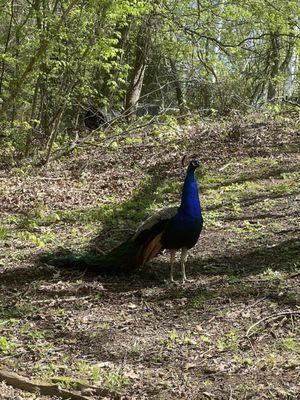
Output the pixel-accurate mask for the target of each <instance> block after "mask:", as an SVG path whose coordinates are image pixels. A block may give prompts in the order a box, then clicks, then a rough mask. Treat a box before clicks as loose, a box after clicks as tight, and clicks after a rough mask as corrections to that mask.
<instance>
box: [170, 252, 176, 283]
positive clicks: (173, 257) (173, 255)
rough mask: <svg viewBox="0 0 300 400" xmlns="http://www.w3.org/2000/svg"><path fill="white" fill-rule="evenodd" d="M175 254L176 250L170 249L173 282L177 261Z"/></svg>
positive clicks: (172, 280) (171, 278)
mask: <svg viewBox="0 0 300 400" xmlns="http://www.w3.org/2000/svg"><path fill="white" fill-rule="evenodd" d="M175 254H176V250H170V266H171V269H170V280H171V282H174V275H173V274H174V263H175Z"/></svg>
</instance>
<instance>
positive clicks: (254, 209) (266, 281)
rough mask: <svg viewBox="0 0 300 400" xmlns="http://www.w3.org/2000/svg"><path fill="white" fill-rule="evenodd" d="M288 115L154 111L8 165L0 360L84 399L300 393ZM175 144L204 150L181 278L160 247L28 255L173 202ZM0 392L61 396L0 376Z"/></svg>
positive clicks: (89, 244)
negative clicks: (158, 119)
mask: <svg viewBox="0 0 300 400" xmlns="http://www.w3.org/2000/svg"><path fill="white" fill-rule="evenodd" d="M299 131H300V122H299V118H298V119H297V118H294V119H293V120H289V119H287V118H277V119H271V118H268V117H266V116H265V117H264V116H256V117H251V118H249V119H247V118H245V119H242V120H238V119H236V120H232V121H219V122H202V123H198V124H195V125H192V124H191V125H188V126H186V127H181V128H180V127H173V128H170V127H167V126H161V127H159V129H154V130H150V129H147V130H145V131H144V132H139V133H135V134H133V135H132V136H131V137H128V136H127V137H126V139H124V140H121V141H120V142H117V141H116V142H113V143H112V144H110V145H109V144H107V146H106V147H99V148H93V149H92V150H91V149H89V150H85V151H80V152H78V153H77V154H73V155H72V156H71V157H69V158H68V159H63V160H60V161H57V162H54V163H52V164H51V165H50V166H48V167H43V168H40V169H38V168H33V167H29V166H27V167H15V168H13V169H10V170H8V169H5V168H3V169H2V170H1V171H0V193H1V204H0V218H1V225H0V363H2V365H5V366H6V367H7V368H9V369H10V370H11V371H15V372H17V373H18V374H19V375H21V376H24V377H29V378H30V379H31V380H34V381H37V382H49V383H51V382H52V383H59V384H60V385H61V386H63V387H65V388H67V389H68V390H70V391H72V390H74V391H76V390H77V392H78V391H79V390H81V395H82V396H83V397H82V398H88V399H93V400H94V399H100V398H101V399H102V398H108V399H109V398H124V399H125V398H126V399H161V400H163V399H218V400H221V399H227V400H234V399H235V400H242V399H251V400H255V399H286V400H288V399H299V394H300V340H299V339H300V324H299V321H300V318H299V317H300V289H299V283H300V246H299V232H300V207H299V206H300V172H299V171H300V146H299ZM121 139H122V138H121ZM106 143H107V142H106ZM183 153H187V154H191V153H193V154H196V155H198V157H199V158H200V160H201V162H202V169H201V171H199V173H198V183H199V188H200V194H201V201H202V207H203V214H204V220H205V228H204V230H203V233H202V235H201V238H200V240H199V242H198V244H197V245H196V247H195V248H194V249H193V250H192V251H191V252H190V256H189V260H188V263H187V274H188V276H189V277H190V278H192V282H189V283H186V284H185V285H181V284H180V275H179V272H180V268H179V266H178V271H177V272H178V275H177V278H178V284H171V283H170V282H169V281H168V278H169V264H168V262H169V260H168V255H167V254H162V255H161V256H159V257H158V258H157V259H155V260H154V261H153V262H151V263H149V264H148V265H147V266H145V267H144V268H143V269H141V270H140V271H138V272H137V273H136V274H135V275H133V276H119V277H103V276H96V277H95V276H89V275H84V274H82V273H80V272H78V271H64V270H57V269H55V268H53V267H51V266H49V265H45V264H41V263H39V261H38V256H39V254H40V253H41V252H42V251H45V250H51V251H52V250H53V251H55V250H57V249H58V248H59V247H64V248H69V249H71V250H72V251H75V252H77V253H80V252H83V251H85V250H86V249H87V248H94V249H95V248H96V249H98V250H99V251H105V250H107V249H109V248H111V247H113V246H114V245H116V244H117V243H119V242H120V241H122V240H124V239H126V238H128V237H129V236H130V234H131V232H132V231H133V230H134V229H135V228H136V226H137V225H138V224H139V222H140V221H141V220H142V219H143V218H145V217H147V216H148V215H149V214H151V212H153V211H154V210H156V209H158V208H160V207H163V206H168V205H172V204H178V202H179V200H180V190H181V185H182V181H183V178H184V173H185V172H184V170H183V169H182V167H181V165H180V159H181V156H182V154H183ZM95 238H96V239H95ZM89 386H90V387H92V389H88V387H89ZM97 388H98V389H99V390H98V389H97ZM104 389H105V392H104V391H102V392H101V390H104ZM97 390H98V394H97ZM99 393H100V394H99ZM0 398H1V399H20V400H23V399H45V400H46V399H50V398H51V399H53V400H54V399H58V397H54V396H52V397H50V396H42V395H39V394H29V393H26V392H24V391H22V390H19V389H15V388H13V387H11V386H8V385H6V384H5V383H3V382H2V383H1V382H0Z"/></svg>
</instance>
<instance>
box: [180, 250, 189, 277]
mask: <svg viewBox="0 0 300 400" xmlns="http://www.w3.org/2000/svg"><path fill="white" fill-rule="evenodd" d="M187 256H188V249H187V248H186V247H183V248H182V249H181V273H182V283H184V282H185V281H187V278H186V273H185V263H186V259H187Z"/></svg>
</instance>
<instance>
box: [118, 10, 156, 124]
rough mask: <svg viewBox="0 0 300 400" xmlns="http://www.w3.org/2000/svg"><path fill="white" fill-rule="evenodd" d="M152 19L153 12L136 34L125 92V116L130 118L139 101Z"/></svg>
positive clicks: (146, 61) (148, 48)
mask: <svg viewBox="0 0 300 400" xmlns="http://www.w3.org/2000/svg"><path fill="white" fill-rule="evenodd" d="M153 21H154V14H153V13H151V14H149V15H148V16H147V18H146V19H145V21H144V22H143V23H142V25H141V27H140V30H139V32H138V36H137V43H136V49H135V62H134V67H133V69H132V71H131V74H130V78H129V87H128V90H127V93H126V103H125V110H126V114H125V115H126V118H127V120H130V118H131V117H132V116H133V114H134V113H135V110H136V107H137V103H138V101H139V98H140V95H141V91H142V87H143V81H144V75H145V71H146V68H147V64H148V56H149V52H150V43H151V28H152V25H153Z"/></svg>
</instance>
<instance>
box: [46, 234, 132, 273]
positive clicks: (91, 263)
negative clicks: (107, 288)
mask: <svg viewBox="0 0 300 400" xmlns="http://www.w3.org/2000/svg"><path fill="white" fill-rule="evenodd" d="M139 247H140V246H139V245H138V244H137V243H135V242H134V241H133V240H128V241H126V242H124V243H122V244H120V245H119V246H118V247H116V248H114V249H113V250H111V251H110V252H109V253H107V254H90V253H86V254H82V255H75V254H74V253H72V252H71V251H64V250H61V251H57V252H53V253H51V252H47V253H43V254H41V255H40V257H39V261H40V262H42V263H45V264H50V265H54V266H56V267H58V268H68V269H69V268H70V269H77V270H81V271H85V270H86V271H91V272H93V273H96V274H97V273H99V274H118V273H121V274H122V273H130V272H133V271H134V270H135V269H136V268H137V267H138V266H139V265H138V264H139V263H138V262H137V261H138V254H139V250H140V248H139Z"/></svg>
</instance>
